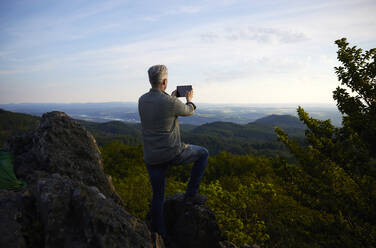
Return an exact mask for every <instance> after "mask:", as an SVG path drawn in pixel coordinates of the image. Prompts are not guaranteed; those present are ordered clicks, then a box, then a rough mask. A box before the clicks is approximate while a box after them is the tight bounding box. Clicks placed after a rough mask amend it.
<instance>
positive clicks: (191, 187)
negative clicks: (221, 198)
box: [146, 145, 209, 236]
mask: <svg viewBox="0 0 376 248" xmlns="http://www.w3.org/2000/svg"><path fill="white" fill-rule="evenodd" d="M208 157H209V152H208V150H207V149H206V148H204V147H202V146H196V145H189V146H188V147H187V148H185V149H184V150H183V151H182V152H181V153H180V154H179V155H178V156H176V157H175V158H174V159H173V160H171V161H169V162H168V164H164V165H148V164H147V165H146V166H147V169H148V172H149V177H150V183H151V186H152V188H153V199H152V202H151V209H150V213H151V219H152V220H151V228H152V231H154V232H157V233H159V234H160V235H162V236H165V234H166V228H165V224H164V217H163V202H164V193H165V177H166V169H167V165H178V164H183V165H186V164H189V163H191V162H194V165H193V167H192V170H191V177H190V179H189V183H188V186H187V189H186V194H187V195H192V196H193V195H195V194H196V193H197V192H198V188H199V187H200V183H201V179H202V176H203V175H204V171H205V168H206V164H207V163H208Z"/></svg>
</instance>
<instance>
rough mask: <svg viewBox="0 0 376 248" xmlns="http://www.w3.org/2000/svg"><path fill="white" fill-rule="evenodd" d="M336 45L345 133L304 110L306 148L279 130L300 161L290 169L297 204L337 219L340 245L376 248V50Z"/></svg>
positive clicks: (342, 42)
mask: <svg viewBox="0 0 376 248" xmlns="http://www.w3.org/2000/svg"><path fill="white" fill-rule="evenodd" d="M335 43H336V44H337V45H338V52H337V54H338V60H339V61H340V62H341V63H342V65H341V66H339V67H335V72H336V74H337V75H338V79H339V81H340V82H341V85H343V86H345V87H346V88H341V87H337V89H336V90H335V91H333V98H334V100H336V102H337V106H338V109H339V111H340V112H341V113H342V127H339V128H337V127H334V126H333V125H332V124H331V122H330V120H325V121H321V120H317V119H314V118H311V117H309V115H308V113H306V112H305V111H304V109H302V108H301V107H299V108H298V115H299V118H300V120H301V121H303V122H304V123H305V124H306V126H307V128H308V129H307V130H306V133H305V136H306V144H305V145H303V146H302V145H300V144H298V143H297V142H294V141H293V140H291V139H290V138H289V137H288V135H287V134H286V133H285V132H284V131H283V130H281V129H280V128H278V127H276V128H275V130H276V132H277V134H278V139H279V140H281V141H282V142H283V143H284V144H285V145H286V146H287V147H288V148H289V149H290V151H291V152H292V153H293V154H294V155H295V157H296V158H297V160H298V164H297V165H296V166H294V167H291V166H290V168H288V170H289V171H288V174H289V175H293V176H291V177H290V178H289V179H288V180H289V181H290V184H291V185H293V186H294V187H292V189H294V190H292V191H291V194H292V195H294V198H295V199H296V200H298V201H299V202H301V203H302V204H303V205H305V206H310V207H311V208H313V209H316V210H319V211H323V212H326V213H330V214H332V215H333V216H334V220H335V221H334V222H333V223H335V225H336V226H337V231H336V232H333V233H334V234H335V236H338V237H339V238H338V240H337V243H336V245H345V244H346V245H348V244H353V245H360V246H375V245H376V239H375V237H376V213H375V212H374V209H376V193H375V192H376V161H375V158H376V85H375V84H376V82H375V76H376V64H375V58H376V49H370V50H369V51H365V52H363V50H362V49H360V48H356V46H353V47H349V43H347V41H346V38H342V39H340V40H337V41H335ZM348 91H350V92H348ZM294 191H295V192H294Z"/></svg>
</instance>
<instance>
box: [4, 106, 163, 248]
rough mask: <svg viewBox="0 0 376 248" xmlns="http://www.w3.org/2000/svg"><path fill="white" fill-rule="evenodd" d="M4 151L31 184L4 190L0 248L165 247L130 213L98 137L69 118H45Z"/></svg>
mask: <svg viewBox="0 0 376 248" xmlns="http://www.w3.org/2000/svg"><path fill="white" fill-rule="evenodd" d="M5 148H6V149H7V150H9V151H11V152H12V153H13V154H14V155H15V172H16V175H17V176H18V177H20V178H22V179H23V180H25V181H26V182H27V184H28V186H27V188H24V189H20V190H18V191H8V190H0V233H1V235H0V247H54V248H55V247H140V248H141V247H144V248H153V247H158V248H163V247H164V245H163V241H162V240H161V239H160V238H158V237H156V238H154V239H155V240H157V242H155V241H154V240H153V238H152V235H151V233H150V232H149V230H148V228H147V225H146V224H145V223H144V222H143V221H141V220H139V219H137V218H135V217H134V216H132V215H130V214H129V213H127V212H126V211H125V209H124V207H123V204H122V201H121V200H120V197H119V196H118V195H117V194H116V192H115V190H114V188H113V186H112V183H111V180H110V178H109V177H108V176H107V175H106V174H105V173H104V172H103V168H102V162H101V156H100V152H99V149H98V147H97V145H96V143H95V139H94V138H93V136H92V135H91V134H90V133H88V132H87V131H86V130H85V129H84V128H83V127H82V126H81V125H80V124H78V123H77V122H76V121H74V120H73V119H71V118H70V117H69V116H67V115H66V114H64V113H61V112H56V111H55V112H50V113H46V114H44V115H43V117H42V119H41V122H40V125H39V127H38V128H37V129H36V130H34V131H32V132H29V133H27V134H25V135H23V136H19V137H13V138H12V139H10V140H9V141H8V142H7V143H6V144H5Z"/></svg>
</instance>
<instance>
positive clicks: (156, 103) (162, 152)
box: [138, 89, 196, 165]
mask: <svg viewBox="0 0 376 248" xmlns="http://www.w3.org/2000/svg"><path fill="white" fill-rule="evenodd" d="M195 109H196V106H195V105H194V104H193V103H192V102H187V103H186V104H184V103H182V102H181V101H180V100H179V99H178V98H177V97H174V96H170V95H169V94H167V93H166V92H164V91H161V90H158V89H150V91H149V92H148V93H145V94H144V95H142V96H141V97H140V98H139V99H138V113H139V115H140V119H141V126H142V142H143V146H144V160H145V163H147V164H150V165H151V164H160V163H164V162H168V161H170V160H172V159H173V158H174V157H175V156H176V155H178V154H179V153H180V152H181V151H182V150H183V148H185V147H186V146H187V145H186V144H184V143H183V142H181V139H180V127H179V121H178V116H189V115H193V113H194V110H195Z"/></svg>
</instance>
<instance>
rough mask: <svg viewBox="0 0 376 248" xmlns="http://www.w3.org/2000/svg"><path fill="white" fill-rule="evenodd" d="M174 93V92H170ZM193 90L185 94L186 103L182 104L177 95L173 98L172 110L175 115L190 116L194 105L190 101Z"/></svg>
mask: <svg viewBox="0 0 376 248" xmlns="http://www.w3.org/2000/svg"><path fill="white" fill-rule="evenodd" d="M171 95H174V92H173V93H172V94H171ZM192 98H193V90H191V91H188V92H187V95H186V99H187V103H186V104H184V103H182V102H181V101H180V100H178V98H177V97H173V99H174V112H175V115H176V116H190V115H193V113H194V111H195V109H196V105H195V104H194V103H193V102H192Z"/></svg>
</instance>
